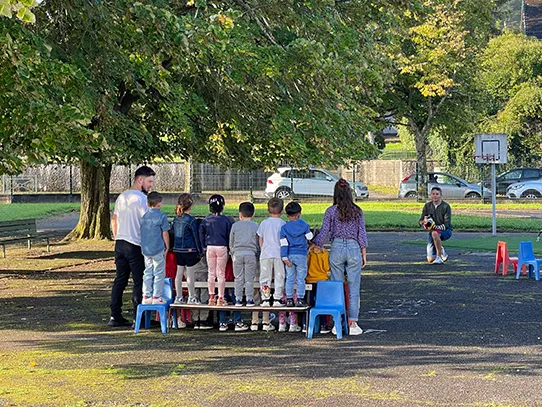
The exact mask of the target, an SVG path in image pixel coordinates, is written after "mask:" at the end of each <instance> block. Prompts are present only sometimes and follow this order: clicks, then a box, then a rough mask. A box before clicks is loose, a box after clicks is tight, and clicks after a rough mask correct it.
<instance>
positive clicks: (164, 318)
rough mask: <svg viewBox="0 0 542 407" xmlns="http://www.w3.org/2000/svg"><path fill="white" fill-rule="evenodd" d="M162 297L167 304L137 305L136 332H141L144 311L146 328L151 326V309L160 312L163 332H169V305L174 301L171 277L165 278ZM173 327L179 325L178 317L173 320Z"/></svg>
mask: <svg viewBox="0 0 542 407" xmlns="http://www.w3.org/2000/svg"><path fill="white" fill-rule="evenodd" d="M162 298H163V299H164V300H166V303H165V304H139V305H138V306H137V312H136V319H135V330H134V333H138V332H139V326H140V325H141V317H142V316H143V313H145V329H149V328H150V327H151V311H156V312H158V313H160V327H161V328H162V333H163V334H167V330H168V324H167V323H168V315H169V306H170V304H171V303H172V302H173V285H172V281H171V278H166V279H164V292H163V293H162ZM173 327H174V328H176V327H177V318H175V319H174V320H173Z"/></svg>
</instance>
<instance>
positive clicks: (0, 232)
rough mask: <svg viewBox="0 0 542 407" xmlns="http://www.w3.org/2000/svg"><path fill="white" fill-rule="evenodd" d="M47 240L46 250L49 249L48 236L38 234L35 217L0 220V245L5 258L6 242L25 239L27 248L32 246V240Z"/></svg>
mask: <svg viewBox="0 0 542 407" xmlns="http://www.w3.org/2000/svg"><path fill="white" fill-rule="evenodd" d="M37 239H43V240H47V251H48V252H50V251H51V244H50V242H49V236H46V235H41V234H38V231H37V228H36V219H23V220H9V221H6V222H0V245H1V246H2V254H3V256H4V258H6V244H9V243H16V242H20V241H24V240H26V241H27V242H28V249H29V250H30V249H31V248H32V240H37Z"/></svg>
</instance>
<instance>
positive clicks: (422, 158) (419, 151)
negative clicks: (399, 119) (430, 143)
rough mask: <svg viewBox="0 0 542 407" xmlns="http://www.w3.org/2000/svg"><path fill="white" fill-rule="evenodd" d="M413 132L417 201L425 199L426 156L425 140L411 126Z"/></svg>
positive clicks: (414, 126)
mask: <svg viewBox="0 0 542 407" xmlns="http://www.w3.org/2000/svg"><path fill="white" fill-rule="evenodd" d="M411 127H412V129H413V130H414V140H415V142H416V164H417V167H418V168H417V177H418V200H420V201H425V200H426V199H427V156H426V138H425V134H424V133H422V131H420V129H419V128H418V126H416V125H415V124H412V125H411Z"/></svg>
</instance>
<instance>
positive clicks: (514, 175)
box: [484, 168, 542, 195]
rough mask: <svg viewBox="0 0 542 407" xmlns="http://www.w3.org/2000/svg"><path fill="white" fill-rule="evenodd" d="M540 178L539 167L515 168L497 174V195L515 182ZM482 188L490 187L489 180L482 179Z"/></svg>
mask: <svg viewBox="0 0 542 407" xmlns="http://www.w3.org/2000/svg"><path fill="white" fill-rule="evenodd" d="M540 178H542V170H541V169H539V168H516V169H513V170H510V171H506V172H504V173H502V174H500V175H499V176H497V195H506V189H507V188H508V187H509V186H510V185H512V184H515V183H516V182H524V181H535V180H538V179H540ZM484 188H491V180H486V181H484Z"/></svg>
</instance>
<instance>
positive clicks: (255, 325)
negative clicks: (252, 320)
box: [250, 324, 258, 331]
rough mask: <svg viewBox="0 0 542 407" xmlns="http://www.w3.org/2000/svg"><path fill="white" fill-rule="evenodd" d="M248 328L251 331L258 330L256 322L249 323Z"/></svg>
mask: <svg viewBox="0 0 542 407" xmlns="http://www.w3.org/2000/svg"><path fill="white" fill-rule="evenodd" d="M250 330H251V331H257V330H258V324H251V325H250Z"/></svg>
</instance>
